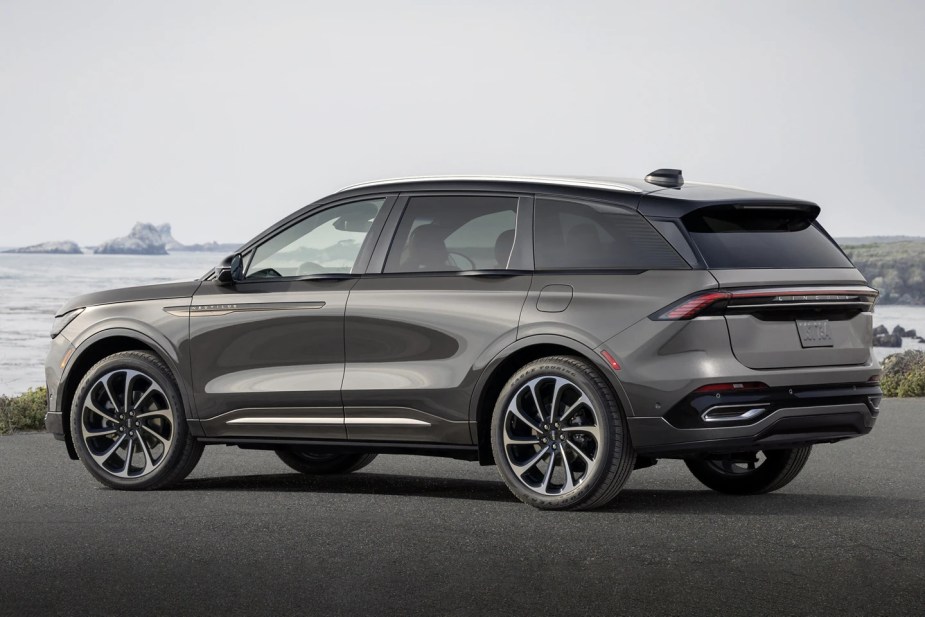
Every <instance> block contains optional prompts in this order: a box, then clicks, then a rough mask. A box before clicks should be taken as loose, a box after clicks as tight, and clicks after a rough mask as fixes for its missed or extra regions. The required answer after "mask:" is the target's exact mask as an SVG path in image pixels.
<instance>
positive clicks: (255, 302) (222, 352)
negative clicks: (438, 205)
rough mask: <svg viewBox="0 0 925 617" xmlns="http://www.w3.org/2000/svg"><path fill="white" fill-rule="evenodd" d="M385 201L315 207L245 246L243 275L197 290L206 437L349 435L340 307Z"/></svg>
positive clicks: (193, 317) (198, 390) (193, 327)
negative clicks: (229, 282)
mask: <svg viewBox="0 0 925 617" xmlns="http://www.w3.org/2000/svg"><path fill="white" fill-rule="evenodd" d="M386 201H387V199H386V198H379V199H367V200H364V201H353V202H349V203H344V204H338V205H335V206H332V207H324V208H322V209H320V210H318V211H314V212H312V213H311V214H309V215H308V216H306V217H305V218H302V219H301V220H297V221H295V222H294V223H293V224H292V225H290V226H288V227H286V228H284V229H282V230H280V231H279V232H278V233H277V234H275V235H273V236H272V237H270V238H269V239H267V240H265V241H263V242H262V243H261V244H259V245H257V246H256V247H254V248H253V249H252V250H250V251H249V252H248V253H247V254H246V255H245V256H244V260H245V262H246V263H247V264H248V265H247V268H246V271H245V274H244V280H242V281H239V282H237V283H235V284H233V285H221V284H218V283H217V282H215V281H207V282H205V283H204V284H203V285H202V286H201V287H200V288H199V291H198V292H197V293H196V295H195V296H194V297H193V302H192V305H191V306H190V309H189V310H190V346H191V347H190V357H191V364H192V373H193V376H192V382H193V388H194V398H195V401H196V407H197V412H198V416H199V420H200V422H201V423H202V428H203V430H204V432H205V434H206V435H207V436H210V437H234V436H247V437H280V438H286V437H292V438H331V439H344V438H345V437H346V430H345V425H344V415H343V404H342V402H341V397H340V387H341V382H342V381H343V376H344V311H345V308H346V306H347V296H348V295H349V293H350V290H351V289H352V288H353V287H354V286H355V285H356V283H357V280H358V278H357V276H358V275H357V271H358V270H359V269H360V268H361V267H365V264H360V263H359V262H360V261H362V258H361V255H367V256H368V250H366V251H364V250H363V247H364V245H365V244H366V243H367V242H370V241H372V239H373V238H371V236H372V235H374V234H369V230H370V229H372V228H374V225H375V224H376V223H377V219H378V218H379V216H380V215H382V214H384V212H383V205H384V204H385V203H386ZM367 259H368V257H367Z"/></svg>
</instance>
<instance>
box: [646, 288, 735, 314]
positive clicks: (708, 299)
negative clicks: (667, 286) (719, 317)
mask: <svg viewBox="0 0 925 617" xmlns="http://www.w3.org/2000/svg"><path fill="white" fill-rule="evenodd" d="M731 297H732V294H730V293H729V292H728V291H707V292H705V293H702V294H698V295H696V296H693V297H691V298H688V299H687V300H684V301H683V302H681V303H680V304H678V305H675V306H673V307H672V308H670V309H668V310H667V311H665V312H664V313H662V314H661V315H659V316H658V319H664V320H677V319H693V318H694V317H696V316H697V315H699V314H700V313H702V312H703V311H705V310H706V309H707V308H709V307H710V306H712V305H714V304H716V303H717V302H720V301H722V300H728V299H729V298H731Z"/></svg>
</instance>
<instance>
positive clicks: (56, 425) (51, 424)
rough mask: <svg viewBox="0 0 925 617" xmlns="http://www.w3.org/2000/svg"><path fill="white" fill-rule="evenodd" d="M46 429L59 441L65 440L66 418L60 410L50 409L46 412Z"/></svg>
mask: <svg viewBox="0 0 925 617" xmlns="http://www.w3.org/2000/svg"><path fill="white" fill-rule="evenodd" d="M45 430H46V431H48V432H49V433H51V434H52V435H54V436H55V439H57V440H58V441H64V418H63V414H62V413H61V412H60V411H49V412H48V413H46V414H45Z"/></svg>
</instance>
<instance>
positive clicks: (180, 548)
mask: <svg viewBox="0 0 925 617" xmlns="http://www.w3.org/2000/svg"><path fill="white" fill-rule="evenodd" d="M923 444H925V401H923V400H887V401H885V402H884V405H883V411H882V413H881V416H880V419H879V421H878V424H877V426H876V428H875V429H874V432H873V433H872V434H871V435H869V436H867V437H863V438H861V439H856V440H852V441H848V442H844V443H841V444H836V445H824V446H818V447H817V448H816V449H815V450H814V453H813V455H812V456H811V457H810V460H809V463H808V464H807V467H806V469H805V470H804V471H803V473H802V474H801V475H800V476H799V477H798V478H797V479H796V480H795V481H794V482H793V483H792V484H790V485H789V486H787V487H785V488H784V489H782V490H781V491H779V492H777V493H774V494H771V495H765V496H759V497H738V498H737V497H729V496H724V495H719V494H716V493H713V492H711V491H709V490H706V489H705V488H704V487H702V486H701V485H700V484H699V483H698V482H697V481H696V480H695V479H694V478H693V477H692V476H691V475H690V474H689V473H688V471H687V469H686V468H685V467H684V465H683V463H680V462H677V461H661V462H660V463H659V464H658V465H657V466H656V467H653V468H649V469H643V470H639V471H637V472H635V473H634V474H633V476H632V477H631V478H630V481H629V484H628V485H627V488H626V489H625V490H624V492H623V493H622V494H621V495H620V496H619V497H618V498H617V500H616V501H615V502H614V503H612V504H611V505H610V506H609V507H608V508H607V509H604V510H598V511H594V512H583V513H562V512H560V513H550V512H540V511H537V510H534V509H532V508H529V507H528V506H525V505H523V504H521V503H519V502H518V501H516V500H515V499H514V498H513V497H512V496H511V495H510V493H509V492H508V491H507V489H506V487H505V486H504V484H503V483H502V482H501V481H500V479H499V478H498V476H497V472H496V470H495V469H494V468H492V467H479V466H478V465H477V464H476V463H467V462H460V461H452V460H441V459H427V458H421V457H398V456H380V457H379V458H378V459H377V460H376V461H375V462H374V463H373V464H372V465H371V466H370V467H368V468H366V469H364V470H362V471H361V472H358V473H356V474H353V475H351V476H345V477H334V478H307V477H302V476H299V475H298V474H294V473H292V472H291V471H290V470H289V468H288V467H286V466H284V465H283V464H282V463H281V462H280V461H279V460H278V459H277V458H276V457H275V455H273V454H272V453H269V452H255V451H245V450H239V449H237V448H227V447H222V446H213V447H210V448H207V449H206V453H205V455H204V456H203V459H202V462H201V463H200V465H199V467H198V468H197V470H196V471H195V472H194V473H193V475H192V476H190V478H189V479H188V480H187V481H186V482H184V483H182V484H181V485H180V486H179V487H177V488H176V489H174V490H170V491H162V492H156V493H125V492H117V491H112V490H108V489H106V488H103V487H102V486H100V485H98V484H97V483H96V482H95V481H94V480H93V479H92V478H91V477H90V476H89V474H88V473H87V472H86V471H85V470H84V469H83V467H82V465H81V464H80V463H77V462H72V461H70V460H68V459H67V456H66V454H65V451H64V446H63V444H61V443H60V442H57V441H54V440H53V439H52V437H51V436H49V435H46V434H22V435H14V436H8V437H0V495H2V498H0V499H2V501H0V533H2V536H0V614H3V615H78V614H79V615H109V614H113V615H114V614H132V615H164V614H187V613H189V614H218V613H219V612H221V613H225V614H232V615H237V614H275V615H290V614H309V615H314V614H317V615H331V614H345V615H351V614H360V613H365V614H374V615H386V614H396V615H398V614H416V613H421V614H437V615H470V614H472V615H476V614H477V615H493V614H496V615H525V614H530V613H534V614H535V613H540V614H543V615H560V614H561V615H570V616H576V615H604V614H606V615H618V614H626V615H641V614H651V615H714V614H726V615H732V614H748V615H791V614H794V615H796V614H804V615H810V614H812V615H822V614H825V615H831V614H838V615H840V616H845V615H922V614H923V611H925V608H923V607H925V447H923Z"/></svg>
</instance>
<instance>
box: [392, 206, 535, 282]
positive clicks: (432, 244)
mask: <svg viewBox="0 0 925 617" xmlns="http://www.w3.org/2000/svg"><path fill="white" fill-rule="evenodd" d="M516 215H517V198H516V197H495V196H475V195H473V196H463V195H441V196H421V197H412V198H411V199H409V200H408V206H407V208H405V212H404V213H403V214H402V217H401V222H400V223H399V225H398V229H397V230H396V231H395V237H394V240H393V242H392V247H391V248H390V249H389V255H388V257H387V258H386V262H385V272H454V271H460V270H495V269H507V267H508V262H509V261H510V256H511V249H512V248H513V246H514V225H515V220H516Z"/></svg>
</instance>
